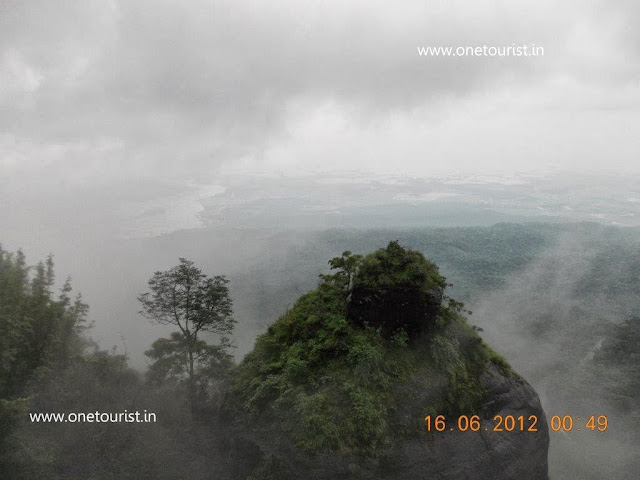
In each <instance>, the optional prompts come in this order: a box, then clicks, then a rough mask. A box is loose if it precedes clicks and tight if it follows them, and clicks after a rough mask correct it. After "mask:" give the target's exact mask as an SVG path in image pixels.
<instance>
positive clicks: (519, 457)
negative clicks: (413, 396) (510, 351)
mask: <svg viewBox="0 0 640 480" xmlns="http://www.w3.org/2000/svg"><path fill="white" fill-rule="evenodd" d="M481 382H482V385H483V387H484V388H485V390H486V393H487V394H486V400H485V402H484V403H483V405H482V406H481V408H480V411H478V412H477V413H478V415H480V417H481V422H482V428H481V429H480V431H479V432H476V433H474V432H471V431H466V432H460V431H455V429H454V431H451V430H449V429H448V428H447V430H446V431H444V432H442V433H437V434H432V435H424V436H423V437H422V438H410V439H406V440H402V441H399V442H397V443H396V444H395V445H393V446H392V447H391V448H389V449H387V450H385V451H384V452H383V453H382V454H381V455H380V456H378V457H377V458H362V457H357V456H355V455H349V454H321V455H312V454H308V453H304V452H302V451H300V450H298V449H297V448H296V447H295V446H294V445H293V444H292V443H291V442H290V441H289V440H288V439H287V438H286V437H285V436H283V435H281V434H280V433H278V431H277V429H275V428H274V429H273V430H269V429H264V428H262V429H260V430H258V429H256V430H251V429H248V428H244V429H241V428H237V429H235V430H232V431H231V433H230V434H229V436H228V438H227V440H226V443H225V446H224V450H225V452H226V459H227V465H228V466H229V468H230V472H231V478H233V479H238V480H240V479H242V480H245V479H247V480H269V479H279V480H285V479H309V480H313V479H315V480H325V479H326V480H330V479H331V480H335V479H354V480H355V479H370V480H382V479H385V480H418V479H441V480H454V479H455V480H465V479H473V480H483V479H486V480H512V479H527V480H547V479H548V475H547V450H548V446H549V433H548V429H547V419H546V417H545V414H544V411H543V410H542V407H541V405H540V400H539V398H538V395H537V394H536V392H535V391H534V390H533V388H532V387H531V386H530V385H529V384H528V383H527V382H526V381H524V380H523V379H521V378H520V377H518V376H517V375H505V374H503V373H501V372H500V371H499V370H498V368H497V367H496V366H495V365H493V364H489V365H488V366H487V369H486V370H485V372H484V373H483V374H482V376H481ZM495 415H502V417H505V416H507V415H512V416H514V417H516V418H517V417H518V416H520V415H522V416H524V418H525V419H526V421H525V425H524V426H525V431H520V425H519V424H516V428H515V429H514V430H513V431H511V432H508V431H504V432H495V431H493V426H494V425H495V422H494V420H493V419H494V416H495ZM530 415H535V416H536V417H537V419H538V422H537V425H536V427H537V430H538V431H537V432H529V431H526V427H528V426H529V425H530V423H531V422H530V421H529V420H528V419H529V416H530ZM455 420H456V419H448V425H447V426H448V427H449V425H451V426H454V427H455ZM485 428H486V430H485Z"/></svg>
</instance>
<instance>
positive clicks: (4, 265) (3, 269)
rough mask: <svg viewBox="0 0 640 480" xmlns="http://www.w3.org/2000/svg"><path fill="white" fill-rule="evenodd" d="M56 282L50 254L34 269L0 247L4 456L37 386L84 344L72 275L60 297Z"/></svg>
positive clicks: (81, 308) (82, 308) (82, 311)
mask: <svg viewBox="0 0 640 480" xmlns="http://www.w3.org/2000/svg"><path fill="white" fill-rule="evenodd" d="M31 270H33V271H34V272H35V273H34V274H33V275H31V274H30V271H31ZM54 282H55V277H54V272H53V258H52V257H51V256H49V257H48V258H47V260H46V262H40V263H38V264H37V265H36V266H35V267H33V268H31V267H28V266H27V264H26V260H25V257H24V255H23V254H22V252H21V251H18V252H17V253H16V254H12V253H9V252H6V251H4V250H3V249H2V248H0V404H1V407H0V456H2V449H3V448H4V446H5V445H4V442H5V441H6V440H7V439H8V438H9V437H10V433H11V431H12V430H13V427H14V426H15V425H16V422H17V421H18V418H20V417H21V416H22V415H23V414H24V408H25V405H27V403H28V402H27V399H28V398H31V396H32V394H33V392H34V389H35V385H36V384H37V383H38V382H40V381H41V380H42V379H45V378H47V377H48V376H49V375H50V372H51V371H53V370H54V369H56V368H62V367H64V366H65V365H66V364H67V363H68V362H69V361H70V360H71V359H72V358H74V357H77V356H79V355H80V354H81V353H82V349H83V347H84V341H83V340H82V339H81V338H80V336H79V335H78V334H79V333H80V332H81V331H82V330H83V329H84V328H85V326H86V325H85V323H86V314H87V305H86V304H84V303H83V302H82V298H81V297H80V296H79V295H78V296H77V297H76V298H75V300H73V301H72V300H71V298H70V297H69V293H70V292H71V285H70V281H69V280H67V281H66V282H65V284H64V287H63V288H62V291H61V293H60V295H59V297H58V298H57V299H56V298H55V297H54V296H53V292H52V288H53V285H54Z"/></svg>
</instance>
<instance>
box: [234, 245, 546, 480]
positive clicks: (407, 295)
mask: <svg viewBox="0 0 640 480" xmlns="http://www.w3.org/2000/svg"><path fill="white" fill-rule="evenodd" d="M330 264H331V265H332V266H333V265H337V266H340V267H341V268H342V270H340V271H339V272H338V273H337V274H336V275H332V276H328V275H326V276H323V279H324V282H323V283H321V284H320V286H319V287H318V289H316V290H314V291H312V292H309V293H307V294H305V295H303V296H302V297H300V299H299V300H298V301H297V302H296V304H295V305H294V306H293V308H292V309H291V310H289V311H287V313H285V314H284V315H283V316H282V317H281V318H280V319H279V320H278V321H277V322H275V323H274V324H273V325H271V326H270V327H269V329H268V331H267V332H266V333H265V334H263V335H261V336H260V337H258V339H257V341H256V346H255V348H254V350H253V351H252V352H251V353H249V354H248V355H247V356H246V357H245V359H244V360H243V362H242V363H241V364H240V365H239V366H238V368H237V370H236V372H235V375H234V382H233V385H232V386H231V388H230V394H229V397H228V401H227V402H226V406H225V408H226V415H225V416H226V418H227V419H229V424H228V425H226V426H225V428H224V430H226V431H228V432H229V435H228V437H227V438H226V439H225V442H224V446H223V453H224V456H225V457H226V458H227V460H228V461H227V465H228V467H229V469H230V472H231V473H230V475H231V478H233V479H234V480H235V479H238V480H239V479H242V480H245V479H247V480H249V479H250V480H267V479H278V480H281V479H282V480H284V479H287V478H290V479H317V480H324V479H326V480H329V479H331V480H334V479H380V480H382V479H385V480H388V479H391V480H393V479H398V480H400V479H407V480H408V479H427V478H428V479H443V480H448V479H452V480H453V479H456V480H459V479H487V480H489V479H492V480H493V479H498V480H501V479H504V480H507V479H514V478H518V479H529V480H547V450H548V445H549V435H548V430H547V420H546V417H545V415H544V412H543V411H542V408H541V406H540V401H539V398H538V396H537V394H536V393H535V391H534V390H533V389H532V388H531V386H530V385H529V384H528V383H527V382H526V381H525V380H523V379H522V378H521V377H520V376H519V375H517V374H516V373H514V372H513V371H512V370H511V368H510V367H509V365H508V364H507V363H506V362H505V361H504V359H502V358H501V357H500V356H499V355H498V354H496V353H495V352H494V351H493V350H491V348H490V347H489V346H488V345H486V344H485V343H484V342H483V341H482V339H481V338H480V337H479V336H478V333H477V331H476V329H474V328H473V327H471V326H470V325H469V324H468V322H467V321H466V319H465V317H464V316H463V315H462V313H463V312H464V310H463V305H462V304H460V303H459V302H456V301H455V300H453V299H450V298H448V297H443V295H442V291H443V289H444V288H445V286H446V282H445V281H444V278H442V277H441V276H440V275H439V274H438V270H437V267H436V266H435V265H434V264H432V263H431V262H429V261H428V260H426V259H425V258H424V257H423V256H422V254H420V253H418V252H415V251H410V250H406V249H404V248H402V247H401V246H399V245H398V244H397V243H396V242H392V243H390V244H389V246H388V247H387V249H381V250H378V251H376V252H374V253H373V254H370V255H369V256H367V257H364V258H362V259H361V258H360V257H359V256H358V257H357V258H356V257H353V256H350V252H345V254H344V255H343V257H341V258H336V259H333V260H332V262H330ZM434 291H435V292H439V295H434ZM461 414H465V415H466V416H467V417H472V416H473V415H478V416H479V417H480V419H481V425H482V428H480V430H479V431H477V432H473V431H471V430H466V431H459V429H458V425H457V419H458V418H459V416H460V415H461ZM426 415H430V416H431V418H432V419H434V420H435V417H436V416H438V415H445V418H446V419H447V426H446V429H444V430H443V431H442V432H437V431H436V429H435V421H434V420H433V423H432V428H431V430H430V431H428V428H427V425H426V421H425V416H426ZM496 415H501V416H502V417H503V418H504V417H506V416H508V415H511V416H513V417H515V418H517V417H519V416H523V417H524V419H525V421H524V423H523V425H522V426H521V425H520V423H519V422H517V423H516V425H510V426H506V425H503V427H504V430H505V431H502V432H497V431H494V425H495V424H496V421H494V417H495V416H496ZM530 416H535V417H536V418H537V424H536V425H535V426H536V428H537V431H536V432H532V431H527V430H528V427H529V426H530V425H531V421H530V420H529V418H530ZM523 427H524V428H523ZM509 429H510V430H511V431H507V430H509ZM522 430H524V431H522Z"/></svg>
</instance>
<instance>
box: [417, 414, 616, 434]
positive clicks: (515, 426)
mask: <svg viewBox="0 0 640 480" xmlns="http://www.w3.org/2000/svg"><path fill="white" fill-rule="evenodd" d="M424 420H425V422H426V427H427V431H428V432H444V431H447V430H449V431H457V432H480V431H491V432H498V433H500V432H532V433H535V432H538V430H539V424H540V421H539V419H538V416H537V415H528V416H527V415H496V416H494V417H493V420H492V421H490V422H489V423H488V424H487V422H486V419H484V423H483V419H481V418H480V416H479V415H460V416H458V417H457V418H454V419H447V418H446V417H445V416H444V415H427V416H426V417H424ZM608 426H609V419H608V418H607V416H606V415H590V416H588V417H586V418H581V417H574V416H572V415H552V416H551V417H550V419H549V428H550V429H551V431H553V432H571V431H573V430H576V431H581V430H591V431H598V432H604V431H605V430H606V429H607V428H608Z"/></svg>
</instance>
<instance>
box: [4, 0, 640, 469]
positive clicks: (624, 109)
mask: <svg viewBox="0 0 640 480" xmlns="http://www.w3.org/2000/svg"><path fill="white" fill-rule="evenodd" d="M63 3H64V4H63V5H62V4H61V5H55V6H54V5H53V4H51V2H47V1H41V0H29V1H20V0H0V244H1V245H2V246H3V248H4V249H6V250H9V251H15V250H17V249H19V248H21V249H23V250H24V252H25V253H26V254H27V258H28V259H29V261H30V263H34V262H36V261H38V260H39V259H43V258H45V257H46V256H47V255H48V254H49V253H51V254H53V255H54V261H55V263H56V272H57V274H58V278H57V280H56V281H57V286H58V287H60V286H61V285H62V283H63V282H64V280H65V278H66V276H67V275H69V276H71V278H72V284H73V286H74V289H75V290H76V291H81V292H82V294H83V298H84V299H85V301H87V303H88V304H89V305H90V308H91V314H90V320H91V321H92V322H93V328H92V330H91V332H90V335H91V336H92V337H93V338H94V340H96V341H97V342H98V344H99V345H100V346H101V347H102V348H107V349H109V348H111V347H112V346H115V347H116V350H117V351H119V352H124V351H126V353H127V356H128V357H129V360H130V363H131V365H133V366H134V367H136V368H139V369H144V368H145V367H146V366H147V364H148V360H147V358H146V357H145V356H144V351H145V350H146V349H148V348H149V346H150V344H151V342H152V341H153V340H154V339H156V338H158V337H160V336H163V335H166V334H167V333H168V330H166V329H163V328H160V327H157V326H153V325H150V324H149V322H147V321H145V320H144V319H143V318H142V317H141V316H140V315H138V310H139V308H140V307H139V304H138V301H137V297H138V295H139V294H140V293H142V292H143V291H145V289H146V288H147V280H148V279H149V278H150V277H151V275H152V274H153V272H155V271H158V270H166V269H168V268H170V267H172V266H174V265H175V264H176V263H177V260H178V258H179V257H186V258H189V259H191V260H193V261H195V263H196V264H197V265H198V266H200V267H201V268H202V269H203V271H204V272H206V273H208V274H211V275H215V274H224V275H227V276H228V278H229V279H230V281H231V283H230V289H231V296H232V297H233V299H234V305H235V318H236V319H237V321H238V324H237V329H236V334H235V338H234V345H235V347H236V348H235V350H234V355H235V357H236V359H237V360H240V359H241V358H242V356H243V355H244V354H245V353H247V352H248V351H250V350H251V348H252V346H253V342H254V340H255V337H256V335H258V334H259V333H261V332H263V331H264V330H265V329H266V327H267V325H269V324H270V323H272V322H273V321H275V320H276V319H277V318H278V316H279V315H280V314H281V313H282V312H283V311H285V310H286V309H287V307H288V306H289V305H290V304H291V302H293V301H294V300H295V299H296V298H297V297H298V296H299V295H300V294H302V293H304V292H305V291H307V290H308V289H310V288H313V287H314V286H315V285H316V283H317V275H318V274H319V273H322V272H326V269H327V265H326V262H327V260H328V259H329V258H331V257H332V256H334V255H337V254H340V253H341V252H342V251H343V250H346V249H352V250H354V251H356V250H357V249H360V250H363V251H359V253H367V252H368V251H370V250H373V249H375V248H379V247H382V246H384V245H383V244H380V242H379V241H382V237H385V239H384V241H389V240H393V239H394V238H401V237H402V236H403V235H405V234H406V231H407V229H411V228H422V227H462V226H490V225H493V224H496V223H501V222H514V223H523V224H524V223H529V222H542V221H544V222H551V223H554V224H564V223H573V222H584V221H594V222H599V223H600V224H602V225H606V226H620V227H637V226H638V225H640V187H639V185H640V162H638V161H637V158H638V152H640V83H639V82H638V79H639V78H640V34H639V33H638V32H640V28H638V27H639V25H638V19H640V7H639V5H640V4H638V3H637V2H632V1H630V0H628V1H627V0H621V1H616V2H588V4H587V3H585V2H579V1H577V0H576V1H573V0H571V1H568V2H563V4H562V5H558V4H557V2H551V1H542V2H540V1H532V0H521V1H517V2H502V1H497V0H482V1H478V2H473V4H469V2H466V3H465V2H435V3H433V2H431V3H425V2H419V1H410V2H406V3H403V5H390V4H387V3H385V2H379V1H375V2H364V1H355V2H348V4H345V2H338V1H329V2H313V1H302V2H301V1H293V0H292V1H289V0H286V1H280V2H276V3H274V4H259V3H256V2H248V1H247V2H244V1H241V2H238V1H233V2H232V1H224V0H222V1H218V0H216V1H213V2H210V1H200V0H195V1H192V2H177V1H170V0H167V1H161V2H157V1H153V2H151V1H147V0H133V1H119V0H112V1H106V2H104V1H100V2H98V1H83V0H78V1H71V2H63ZM516 44H517V45H520V44H528V45H530V44H535V45H539V46H541V47H543V48H544V55H543V56H540V57H455V58H454V57H423V56H420V55H418V53H417V48H418V47H421V46H436V47H437V46H454V47H455V46H482V45H491V46H505V45H506V46H508V45H516ZM352 229H356V230H357V231H365V230H367V229H378V231H379V230H380V229H388V235H387V234H385V235H377V236H375V237H372V238H370V239H366V238H365V239H363V238H360V237H358V235H360V234H359V233H358V234H353V235H351V234H344V233H340V234H336V235H337V236H336V238H340V239H346V240H345V244H344V245H342V244H338V243H336V242H333V241H330V240H327V237H322V235H331V233H329V234H327V231H328V232H335V231H348V232H350V231H351V230H352ZM628 232H629V233H624V234H621V235H622V236H623V237H624V238H626V240H625V242H626V243H625V244H624V245H625V246H628V245H635V244H634V242H637V230H634V229H629V230H628ZM350 235H351V236H350ZM396 235H397V237H396ZM602 235H603V236H602V237H598V236H597V235H595V236H594V235H593V234H588V233H585V232H584V231H583V230H581V228H580V227H575V230H573V231H571V230H569V231H564V233H562V235H561V237H560V238H558V239H556V242H555V243H554V244H553V245H550V246H548V248H545V249H544V250H541V251H540V252H537V253H536V257H535V260H533V261H532V262H531V263H530V264H528V265H527V266H526V268H524V269H520V270H518V271H514V272H509V274H508V275H507V276H506V279H505V281H504V285H505V286H504V287H503V288H501V289H499V290H493V291H491V292H490V293H488V294H487V296H485V297H483V298H473V299H471V300H472V302H471V303H470V304H469V305H468V306H469V308H470V309H471V310H472V311H473V312H474V313H473V317H472V322H473V323H475V324H477V325H479V326H480V327H481V328H483V329H484V334H483V335H484V338H485V339H486V340H487V341H488V342H489V343H490V344H491V345H493V346H494V347H495V348H496V350H498V351H499V352H501V353H503V354H504V355H505V356H506V358H507V359H508V360H509V361H510V362H511V363H512V365H513V366H514V368H515V369H516V370H517V371H518V372H520V373H521V374H522V375H523V376H524V377H525V378H526V379H527V380H528V381H530V382H531V384H532V385H533V386H534V387H535V388H536V390H537V392H538V393H539V395H540V397H541V399H542V401H543V404H544V407H545V410H546V411H547V412H548V414H553V413H558V414H562V413H563V412H568V413H571V414H574V415H580V413H583V414H584V415H588V414H589V413H590V412H591V413H601V412H605V413H607V412H609V413H610V415H611V416H612V417H615V416H616V412H614V407H613V406H612V405H609V404H608V403H607V399H606V398H603V397H602V396H601V395H600V393H597V392H595V390H594V391H593V392H590V391H589V390H588V389H586V387H585V389H582V390H580V389H579V388H577V387H576V388H575V389H574V388H573V387H572V390H571V391H570V392H564V393H563V392H561V391H559V390H558V389H559V388H560V386H561V385H559V383H560V379H565V380H566V379H567V378H569V377H571V375H572V374H575V375H579V373H578V372H577V370H575V368H577V367H576V365H577V364H576V363H575V362H580V361H581V360H580V359H587V360H588V359H589V358H590V356H593V354H594V352H595V351H596V350H597V349H598V347H599V344H598V339H599V338H604V336H605V335H606V331H604V330H603V332H602V335H601V336H598V335H596V333H597V332H598V328H600V327H601V321H602V320H606V321H607V322H613V323H619V322H621V321H623V320H625V319H627V318H629V317H630V316H632V315H633V314H634V313H635V312H637V308H638V306H640V305H638V301H637V300H636V298H635V297H634V296H633V295H632V294H631V293H629V292H625V291H624V289H623V290H622V291H616V288H615V286H612V287H611V289H607V288H605V287H606V286H603V285H600V287H601V288H600V290H598V288H597V286H596V287H593V288H591V287H592V286H591V287H589V288H591V290H589V292H590V295H589V297H588V302H587V303H585V301H586V300H585V299H586V297H585V296H584V295H583V296H580V295H578V294H577V293H576V292H577V291H581V290H583V289H584V288H586V287H585V285H590V283H589V282H590V279H591V278H593V276H594V275H596V276H597V275H599V274H601V273H603V271H602V270H599V268H600V267H601V266H602V262H601V261H600V260H599V259H600V257H599V256H600V255H602V251H603V249H604V250H607V248H610V249H613V250H615V248H614V247H615V243H614V244H611V245H610V244H608V243H607V242H608V237H607V236H606V233H603V234H602ZM625 235H626V237H625ZM365 237H366V235H365ZM386 237H388V238H386ZM356 238H357V240H354V239H356ZM374 238H375V241H374ZM323 239H324V240H323ZM350 241H351V242H352V243H351V244H349V242H350ZM612 245H613V246H612ZM613 250H612V251H613ZM607 251H608V250H607ZM425 253H426V254H427V255H429V251H428V248H425ZM611 255H613V256H615V253H612V254H611ZM445 269H446V265H445ZM605 273H607V275H608V277H607V278H613V277H612V275H613V274H612V273H611V272H605ZM451 280H452V281H453V282H454V283H455V282H456V279H455V278H452V279H451ZM625 281H629V282H631V281H636V282H637V281H638V279H634V278H633V276H628V277H625ZM576 318H580V319H581V323H579V327H575V328H574V325H575V320H576ZM550 319H551V320H550ZM545 322H547V323H545ZM549 322H551V323H549ZM547 328H548V329H550V330H548V331H547V330H544V329H547ZM585 329H588V331H585ZM589 329H590V330H589ZM542 330H544V331H545V332H547V333H544V334H542V333H540V332H541V331H542ZM548 332H552V333H548ZM540 335H542V336H540ZM545 335H546V336H545ZM541 339H543V341H542V340H541ZM596 410H597V411H596ZM587 437H588V435H587V434H584V435H583V436H582V437H580V438H573V437H571V438H569V437H566V438H565V437H562V436H559V435H556V436H555V437H553V438H552V447H551V453H550V459H551V465H552V472H551V475H552V478H553V479H554V480H556V478H570V477H571V475H572V474H574V475H575V474H576V472H579V473H580V475H581V476H582V478H614V477H618V478H622V477H624V474H626V473H627V472H628V468H629V467H628V465H629V463H630V461H631V456H632V454H633V451H634V450H635V449H632V448H631V447H629V446H625V445H622V444H621V443H620V441H619V440H618V439H617V438H616V436H615V430H611V431H610V432H607V433H606V435H601V436H600V437H598V438H597V439H594V437H593V436H592V437H589V438H587Z"/></svg>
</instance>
